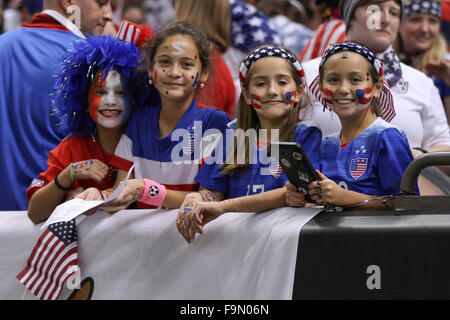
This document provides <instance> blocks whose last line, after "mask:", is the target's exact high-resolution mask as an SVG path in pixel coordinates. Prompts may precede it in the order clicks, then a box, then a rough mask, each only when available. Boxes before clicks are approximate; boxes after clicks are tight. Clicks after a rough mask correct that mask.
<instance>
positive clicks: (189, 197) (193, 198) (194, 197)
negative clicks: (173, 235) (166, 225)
mask: <svg viewBox="0 0 450 320" xmlns="http://www.w3.org/2000/svg"><path fill="white" fill-rule="evenodd" d="M202 200H203V197H202V196H201V194H200V193H198V192H191V193H188V194H186V197H185V198H184V201H183V203H182V204H181V206H180V209H179V210H178V217H177V220H176V225H177V229H178V232H180V233H181V234H183V233H182V230H181V229H180V225H181V224H180V223H181V219H182V218H183V219H184V218H186V217H185V216H186V215H188V214H190V213H191V212H192V209H193V208H194V204H195V203H196V202H201V201H202ZM186 241H187V239H186Z"/></svg>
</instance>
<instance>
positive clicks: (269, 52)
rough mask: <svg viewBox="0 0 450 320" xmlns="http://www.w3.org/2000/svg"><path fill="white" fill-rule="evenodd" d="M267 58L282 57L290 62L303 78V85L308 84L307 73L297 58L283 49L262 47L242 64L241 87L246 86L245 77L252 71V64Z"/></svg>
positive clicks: (240, 73)
mask: <svg viewBox="0 0 450 320" xmlns="http://www.w3.org/2000/svg"><path fill="white" fill-rule="evenodd" d="M266 57H280V58H283V59H286V60H287V61H289V62H290V63H291V64H292V65H293V66H294V68H295V70H297V73H298V74H299V76H300V77H301V78H302V83H303V84H306V81H305V72H304V71H303V69H302V66H301V65H300V62H298V60H297V58H296V57H295V56H294V55H292V54H291V53H290V52H289V51H287V50H285V49H283V48H279V47H262V48H259V49H257V50H255V51H253V52H252V53H250V54H249V55H248V56H247V57H246V58H245V59H244V61H243V62H242V63H241V67H240V69H239V80H240V81H241V87H243V86H244V83H245V77H246V76H247V73H248V70H250V67H251V66H252V64H253V63H254V62H255V61H257V60H259V59H261V58H266Z"/></svg>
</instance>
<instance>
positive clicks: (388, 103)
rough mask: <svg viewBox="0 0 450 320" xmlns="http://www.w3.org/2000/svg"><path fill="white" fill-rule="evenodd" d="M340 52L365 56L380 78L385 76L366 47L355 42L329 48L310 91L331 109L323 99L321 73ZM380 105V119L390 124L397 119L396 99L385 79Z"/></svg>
mask: <svg viewBox="0 0 450 320" xmlns="http://www.w3.org/2000/svg"><path fill="white" fill-rule="evenodd" d="M340 51H352V52H355V53H357V54H359V55H361V56H363V57H364V58H366V60H367V61H369V62H370V64H371V65H372V66H373V67H374V68H375V70H376V72H377V73H378V75H379V76H380V77H382V76H383V68H382V66H381V62H380V60H378V58H377V57H376V56H375V54H373V52H372V51H370V50H369V49H368V48H366V47H365V46H363V45H360V44H357V43H354V42H341V43H338V44H336V45H334V46H332V47H330V48H328V50H327V51H325V53H324V55H323V56H322V60H321V62H320V66H319V75H318V76H317V77H316V78H315V79H314V81H313V82H312V83H311V86H310V91H311V93H312V95H313V96H314V97H315V98H316V99H317V100H318V101H319V102H320V103H321V104H322V105H323V106H324V107H326V108H330V106H329V105H328V103H327V102H326V101H325V99H324V98H323V97H322V92H321V90H320V86H319V82H320V72H321V70H322V67H323V65H324V63H325V62H326V61H327V59H328V58H329V57H330V56H331V55H333V54H335V53H337V52H340ZM378 105H379V112H380V117H381V118H383V119H384V120H385V121H387V122H390V121H391V120H392V119H393V118H394V117H395V109H394V99H393V97H392V93H391V91H390V89H389V84H388V83H387V82H386V80H385V79H383V89H382V91H381V94H380V97H379V99H378Z"/></svg>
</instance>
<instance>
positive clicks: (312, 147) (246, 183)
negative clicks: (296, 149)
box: [195, 122, 322, 198]
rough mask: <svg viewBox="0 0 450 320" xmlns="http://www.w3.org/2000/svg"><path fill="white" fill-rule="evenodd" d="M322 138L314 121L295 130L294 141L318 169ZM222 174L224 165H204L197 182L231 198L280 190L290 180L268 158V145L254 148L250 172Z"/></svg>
mask: <svg viewBox="0 0 450 320" xmlns="http://www.w3.org/2000/svg"><path fill="white" fill-rule="evenodd" d="M321 139H322V133H321V131H320V130H319V129H318V128H317V127H316V126H315V125H313V124H312V123H311V122H301V123H299V124H298V125H297V127H296V129H295V134H294V140H293V141H295V142H298V143H300V144H301V145H302V147H303V149H304V150H305V152H306V154H307V155H308V157H309V159H310V160H311V163H312V165H313V166H314V167H315V168H319V152H318V150H319V148H320V141H321ZM227 151H228V152H230V151H232V150H227ZM221 171H222V168H221V164H205V165H203V167H202V168H201V170H200V172H199V173H198V175H197V177H196V178H195V180H196V181H197V182H198V183H199V184H200V185H202V186H203V187H205V188H207V189H209V190H214V191H221V192H223V193H225V194H227V195H228V197H229V198H237V197H242V196H246V195H252V194H257V193H261V192H264V191H269V190H273V189H277V188H281V187H283V186H284V184H285V183H286V182H287V181H288V179H287V177H286V175H285V174H284V173H283V172H282V170H281V168H280V166H279V164H278V160H277V159H276V158H275V157H273V156H270V157H269V156H268V155H267V146H263V147H261V148H258V147H257V145H256V144H254V145H253V152H252V159H251V161H250V164H249V166H248V169H247V170H245V171H244V172H241V171H239V170H237V171H234V172H233V173H232V174H228V175H223V174H222V173H221Z"/></svg>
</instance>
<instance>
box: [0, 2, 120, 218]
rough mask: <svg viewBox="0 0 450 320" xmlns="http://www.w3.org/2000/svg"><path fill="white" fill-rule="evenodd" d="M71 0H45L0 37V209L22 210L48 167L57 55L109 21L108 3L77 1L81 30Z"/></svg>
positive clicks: (55, 141)
mask: <svg viewBox="0 0 450 320" xmlns="http://www.w3.org/2000/svg"><path fill="white" fill-rule="evenodd" d="M68 7H69V2H67V1H59V0H44V9H45V10H44V11H42V13H38V14H36V15H35V16H34V17H33V20H32V21H31V23H29V24H24V25H22V26H21V27H20V28H17V29H15V30H13V31H9V32H6V33H4V34H2V35H1V36H0V48H1V49H0V70H1V72H0V114H1V117H0V128H1V130H0V189H1V190H2V192H1V194H0V210H26V209H27V207H28V202H27V199H26V195H25V192H26V190H27V188H28V187H29V185H30V183H31V181H32V180H33V178H34V177H36V175H37V174H38V173H39V172H42V171H44V170H45V168H46V167H47V158H48V154H49V151H50V150H51V149H53V148H54V147H55V146H56V145H57V144H58V143H59V142H60V141H61V139H62V138H64V137H63V136H62V135H59V134H58V133H57V132H56V130H55V128H54V127H53V125H52V123H51V121H50V110H49V106H50V97H49V92H50V88H52V87H53V82H54V78H53V74H54V72H55V70H56V68H58V66H59V65H58V63H57V62H58V60H59V58H60V57H61V55H62V54H63V53H64V52H66V51H67V50H69V49H71V48H72V43H73V41H74V40H76V39H80V38H84V37H85V34H87V33H88V34H92V35H100V34H102V33H103V32H104V26H105V25H106V22H108V21H111V19H112V12H111V6H110V3H109V1H102V2H101V3H100V2H99V1H97V0H83V1H81V2H80V13H81V17H80V22H81V25H80V28H78V27H77V26H76V25H75V24H74V23H72V22H71V21H69V17H70V14H68V13H67V8H68Z"/></svg>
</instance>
